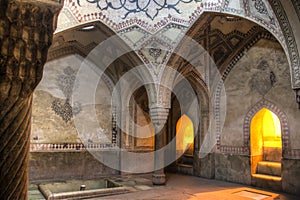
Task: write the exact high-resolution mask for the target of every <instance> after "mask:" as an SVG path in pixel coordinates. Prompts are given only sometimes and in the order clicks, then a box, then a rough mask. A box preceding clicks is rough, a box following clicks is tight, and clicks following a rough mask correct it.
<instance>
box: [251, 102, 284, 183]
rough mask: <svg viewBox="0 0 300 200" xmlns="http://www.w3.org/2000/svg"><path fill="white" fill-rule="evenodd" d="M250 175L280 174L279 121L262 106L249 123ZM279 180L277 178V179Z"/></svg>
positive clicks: (280, 144) (280, 145)
mask: <svg viewBox="0 0 300 200" xmlns="http://www.w3.org/2000/svg"><path fill="white" fill-rule="evenodd" d="M250 142H251V164H252V166H251V168H252V175H255V176H257V175H263V176H264V177H268V176H272V177H273V176H275V177H280V176H281V157H282V138H281V123H280V120H279V118H278V117H277V115H276V114H274V113H273V112H272V111H270V110H268V109H266V108H262V109H261V110H260V111H258V112H257V113H256V114H255V116H254V117H253V118H252V121H251V125H250ZM278 180H279V179H278Z"/></svg>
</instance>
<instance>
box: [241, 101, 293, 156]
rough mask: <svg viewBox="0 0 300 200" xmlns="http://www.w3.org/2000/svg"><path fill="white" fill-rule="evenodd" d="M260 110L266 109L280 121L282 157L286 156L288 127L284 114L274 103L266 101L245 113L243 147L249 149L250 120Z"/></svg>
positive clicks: (288, 138)
mask: <svg viewBox="0 0 300 200" xmlns="http://www.w3.org/2000/svg"><path fill="white" fill-rule="evenodd" d="M262 108H266V109H268V110H270V111H272V112H273V113H274V114H276V115H277V117H278V118H279V120H280V123H281V137H282V157H285V156H286V153H287V152H288V149H290V134H289V126H288V118H287V116H286V114H285V113H284V112H282V111H281V110H280V109H279V108H278V107H277V106H276V105H275V104H274V103H272V102H270V101H268V100H265V99H263V100H261V101H260V102H258V103H257V104H256V105H254V106H253V107H252V108H251V109H250V110H249V111H248V113H247V115H246V117H245V119H244V127H243V130H244V147H247V148H248V152H249V153H250V151H249V148H250V142H249V141H250V125H251V120H252V118H253V117H254V116H255V114H256V113H257V112H259V111H260V110H261V109H262Z"/></svg>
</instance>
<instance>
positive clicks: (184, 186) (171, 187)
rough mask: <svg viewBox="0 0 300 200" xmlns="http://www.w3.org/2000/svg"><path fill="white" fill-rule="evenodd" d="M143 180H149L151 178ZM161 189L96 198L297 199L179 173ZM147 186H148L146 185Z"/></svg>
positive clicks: (173, 175) (168, 176) (148, 199)
mask: <svg viewBox="0 0 300 200" xmlns="http://www.w3.org/2000/svg"><path fill="white" fill-rule="evenodd" d="M147 178H149V179H151V175H149V176H148V177H147ZM167 178H168V180H167V184H166V185H165V186H151V189H149V188H146V189H145V190H140V191H137V192H132V193H127V194H122V195H113V196H109V197H101V198H95V199H94V200H96V199H107V200H108V199H113V200H133V199H134V200H150V199H155V200H156V199H158V200H196V199H203V200H207V199H209V200H210V199H211V200H247V199H248V200H251V199H257V200H259V199H266V200H267V199H281V200H297V199H298V200H299V199H300V198H299V197H297V196H293V195H289V194H285V193H278V192H270V191H267V190H263V189H258V188H254V187H251V186H246V185H242V184H235V183H229V182H224V181H218V180H214V179H205V178H199V177H194V176H184V175H179V174H167ZM149 186H150V185H149Z"/></svg>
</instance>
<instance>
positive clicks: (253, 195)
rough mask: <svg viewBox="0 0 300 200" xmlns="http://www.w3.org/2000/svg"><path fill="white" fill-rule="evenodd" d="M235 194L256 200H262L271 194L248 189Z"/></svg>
mask: <svg viewBox="0 0 300 200" xmlns="http://www.w3.org/2000/svg"><path fill="white" fill-rule="evenodd" d="M234 194H235V195H239V196H242V197H248V198H251V199H255V200H261V199H266V198H268V197H270V196H269V195H265V194H260V193H256V192H251V191H247V190H244V191H241V192H236V193H234Z"/></svg>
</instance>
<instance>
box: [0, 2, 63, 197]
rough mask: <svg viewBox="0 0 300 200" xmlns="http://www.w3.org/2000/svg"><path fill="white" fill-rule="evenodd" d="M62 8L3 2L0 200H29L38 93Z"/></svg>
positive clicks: (54, 4) (0, 32) (51, 4)
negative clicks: (34, 104)
mask: <svg viewBox="0 0 300 200" xmlns="http://www.w3.org/2000/svg"><path fill="white" fill-rule="evenodd" d="M60 7H61V5H60V4H59V3H57V2H52V1H51V2H50V0H48V1H47V0H44V1H41V2H39V1H17V0H10V1H9V0H1V1H0V10H1V12H0V171H1V173H0V174H1V175H0V191H1V192H0V199H18V200H22V199H27V190H28V188H27V186H28V162H29V143H30V138H29V136H30V127H31V123H30V121H31V102H32V92H33V90H34V88H35V87H36V86H37V84H38V83H39V81H40V80H41V78H42V72H43V65H44V63H45V62H46V58H47V52H48V48H49V46H50V45H51V41H52V36H53V31H54V26H53V25H54V21H56V20H54V21H53V19H55V18H56V13H57V12H58V11H59V9H60Z"/></svg>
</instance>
